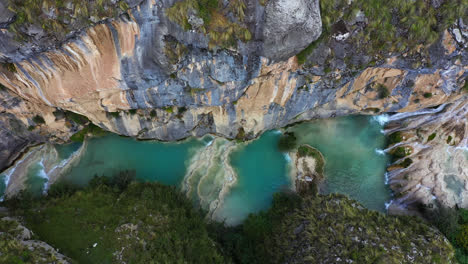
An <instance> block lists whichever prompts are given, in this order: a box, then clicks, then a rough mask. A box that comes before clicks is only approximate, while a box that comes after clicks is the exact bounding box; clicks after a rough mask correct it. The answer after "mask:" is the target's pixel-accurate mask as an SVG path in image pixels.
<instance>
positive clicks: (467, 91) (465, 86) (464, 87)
mask: <svg viewBox="0 0 468 264" xmlns="http://www.w3.org/2000/svg"><path fill="white" fill-rule="evenodd" d="M462 89H463V90H464V91H465V92H466V93H468V79H465V84H464V85H463V88H462Z"/></svg>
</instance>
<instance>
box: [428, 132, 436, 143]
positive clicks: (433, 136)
mask: <svg viewBox="0 0 468 264" xmlns="http://www.w3.org/2000/svg"><path fill="white" fill-rule="evenodd" d="M436 136H437V134H436V133H432V134H431V135H429V137H428V138H427V142H429V141H432V140H433V139H434V138H435V137H436Z"/></svg>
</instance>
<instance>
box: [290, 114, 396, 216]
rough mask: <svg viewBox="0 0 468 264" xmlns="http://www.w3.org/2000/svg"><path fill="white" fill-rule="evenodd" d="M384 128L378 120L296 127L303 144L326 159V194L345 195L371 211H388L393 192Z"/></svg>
mask: <svg viewBox="0 0 468 264" xmlns="http://www.w3.org/2000/svg"><path fill="white" fill-rule="evenodd" d="M382 128H383V127H382V124H381V123H379V122H378V118H377V117H374V118H373V117H367V116H349V117H342V118H334V119H328V120H318V121H315V122H308V123H303V124H299V125H296V126H294V127H291V128H289V129H288V131H293V132H294V133H295V134H296V137H297V138H298V143H299V144H309V145H311V146H313V147H315V148H317V149H318V150H320V151H321V152H322V154H323V155H324V157H325V162H326V164H325V177H326V181H325V183H324V186H323V191H324V192H325V193H331V192H337V193H344V194H347V195H348V196H350V197H351V198H353V199H356V200H358V201H359V202H361V203H362V204H363V205H364V206H366V207H367V208H370V209H374V210H378V211H385V203H386V202H388V201H389V200H390V197H391V191H390V189H389V188H388V186H386V185H385V170H386V164H387V162H388V160H387V157H386V156H385V155H383V154H382V153H381V152H379V151H378V150H381V149H383V148H384V147H385V136H384V135H383V134H382V133H381V129H382Z"/></svg>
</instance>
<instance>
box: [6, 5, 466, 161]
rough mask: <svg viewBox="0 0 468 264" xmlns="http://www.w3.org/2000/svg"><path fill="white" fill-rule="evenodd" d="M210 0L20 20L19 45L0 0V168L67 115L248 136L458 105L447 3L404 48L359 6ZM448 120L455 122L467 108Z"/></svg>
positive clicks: (166, 131)
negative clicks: (45, 26)
mask: <svg viewBox="0 0 468 264" xmlns="http://www.w3.org/2000/svg"><path fill="white" fill-rule="evenodd" d="M4 2H5V1H4ZM205 2H206V3H205ZM214 2H215V5H212V4H213V1H201V0H200V1H193V0H184V1H174V0H164V1H154V0H145V1H130V2H129V4H130V7H132V8H130V9H128V10H127V11H126V12H123V13H122V14H120V15H119V14H117V15H116V16H115V17H114V18H105V19H104V18H103V20H99V21H96V22H93V23H92V25H91V26H88V27H84V28H79V25H77V24H76V23H75V24H73V23H70V24H69V25H66V28H67V29H68V30H69V31H70V33H69V34H68V35H67V36H66V37H64V38H62V39H58V38H52V37H51V36H52V35H53V34H51V33H50V32H47V31H45V32H42V31H41V33H40V34H39V33H38V34H35V35H32V33H31V32H30V31H28V30H27V28H26V29H23V31H22V32H26V33H23V35H26V40H24V39H22V40H19V39H18V37H17V34H16V35H15V33H14V32H12V31H11V25H10V23H12V21H14V19H15V17H14V16H13V14H12V13H11V12H9V11H6V10H5V9H4V8H3V7H2V6H0V13H2V14H3V13H5V14H8V16H5V17H8V19H3V20H5V21H3V20H2V21H0V25H2V26H3V29H1V30H0V62H2V66H0V84H1V86H0V87H1V88H2V89H1V90H0V102H1V103H0V112H1V113H2V115H1V116H0V134H1V135H2V136H3V138H4V140H3V141H2V143H0V144H2V151H1V153H0V167H2V168H4V167H5V166H7V165H9V164H11V162H12V161H13V160H14V159H15V158H16V157H17V155H18V153H20V152H21V150H23V149H24V148H25V147H27V146H29V145H32V144H35V143H38V142H44V141H58V142H64V141H67V140H68V139H69V137H70V136H71V135H72V134H73V133H75V132H76V131H78V130H79V129H81V128H82V127H83V125H82V124H79V123H77V122H75V121H74V120H73V119H70V118H68V116H69V115H67V114H66V113H67V111H68V112H74V113H78V114H80V115H83V116H86V117H87V118H88V119H89V120H90V121H91V122H92V123H94V124H96V125H98V126H100V127H101V128H103V129H105V130H109V131H112V132H114V133H118V134H122V135H127V136H132V137H137V138H141V139H159V140H178V139H182V138H185V137H188V136H192V135H193V136H201V135H204V134H206V133H212V134H217V135H220V136H223V137H227V138H235V137H238V138H245V139H249V138H253V137H255V136H257V135H259V134H260V133H262V132H264V131H266V130H268V129H272V128H277V127H282V126H285V125H288V124H291V123H294V122H299V121H303V120H310V119H314V118H328V117H334V116H339V115H349V114H372V115H375V114H382V113H392V114H393V113H396V112H414V111H420V110H421V109H426V108H431V107H436V106H439V105H441V104H446V105H453V107H455V106H457V107H458V108H461V109H466V102H467V97H466V93H465V91H464V88H463V87H466V81H465V79H466V76H467V69H468V66H467V65H468V63H467V61H468V56H467V52H466V38H467V36H468V32H467V27H466V26H465V24H464V21H466V20H463V19H462V18H459V19H458V17H457V20H456V21H455V22H454V21H451V23H450V24H448V25H446V24H444V23H446V21H445V20H441V21H439V20H437V19H439V18H440V16H439V17H438V16H437V14H438V13H437V12H439V13H440V14H442V13H443V12H445V11H446V10H449V11H450V10H451V9H450V6H448V5H449V4H450V3H449V4H445V5H442V6H439V7H436V6H437V5H436V6H434V5H435V4H434V3H433V4H434V5H432V4H427V6H425V8H427V10H428V12H432V13H434V12H436V14H434V17H435V19H436V23H439V24H436V25H433V29H436V30H435V31H433V32H432V31H431V34H429V35H430V36H433V37H432V39H423V40H421V41H420V42H419V44H416V43H415V42H408V43H406V42H404V41H399V39H398V38H396V37H395V40H388V41H387V42H385V41H383V40H380V39H379V40H374V39H373V37H374V35H372V34H373V32H374V31H372V30H371V29H373V28H375V27H377V26H376V25H375V24H374V20H375V17H373V15H372V14H373V13H372V12H369V11H368V7H367V6H363V4H362V3H361V2H362V1H355V2H353V3H347V4H346V3H345V2H346V1H344V2H343V1H335V6H332V7H333V9H332V8H329V7H328V6H325V5H328V3H322V17H321V14H320V12H319V3H318V0H314V1H303V0H294V1H283V0H269V1H257V0H249V1H214ZM3 6H7V3H4V4H3ZM206 8H209V12H207V11H206V10H205V9H206ZM330 10H335V11H340V10H341V13H339V14H338V15H337V14H335V13H333V12H335V11H333V12H332V11H330ZM346 10H351V11H352V12H351V11H349V12H348V11H346ZM402 10H403V7H402ZM434 10H435V11H434ZM462 10H466V8H462ZM325 11H326V12H327V13H326V14H324V13H323V12H325ZM371 11H372V10H371ZM383 11H384V10H383ZM383 11H382V12H383ZM402 12H403V11H402ZM418 12H419V11H418ZM428 14H431V13H428ZM444 14H445V13H444ZM457 15H458V14H457ZM465 15H466V14H465ZM415 16H416V15H415ZM420 16H422V15H421V14H420ZM427 16H429V15H427ZM447 16H448V15H447ZM416 18H417V16H416ZM385 19H387V18H385ZM388 19H389V22H388V23H389V25H390V26H393V27H394V28H396V30H394V31H395V32H393V31H392V32H390V33H392V34H393V35H394V36H398V37H400V38H402V39H403V37H404V39H408V41H412V36H413V35H414V34H417V32H413V31H412V30H413V27H411V26H405V25H406V24H405V23H404V22H402V21H403V19H402V17H399V18H398V17H397V18H393V20H392V19H390V18H388ZM395 19H401V21H400V22H401V23H398V20H397V21H396V22H395V21H394V20H395ZM411 19H412V18H410V20H411ZM72 21H73V19H72ZM323 21H325V22H323ZM416 22H417V21H416ZM416 22H415V23H416ZM442 22H443V23H442ZM322 23H323V28H324V32H323V33H322ZM428 23H429V22H428ZM431 23H432V22H431ZM381 24H382V23H381ZM8 25H10V26H8ZM429 25H430V23H429ZM20 29H21V27H20ZM370 30H371V31H370ZM382 30H383V29H382ZM49 33H50V34H49ZM387 33H388V32H387ZM28 34H29V35H28ZM408 34H409V36H411V37H408ZM23 35H22V36H23ZM319 36H320V38H319ZM405 36H406V37H405ZM317 38H319V39H317ZM314 41H315V42H314ZM392 41H393V42H392ZM50 42H53V43H54V44H55V45H54V46H50V45H48V44H47V43H50ZM309 43H312V44H311V45H309ZM379 43H380V44H379ZM388 43H390V44H391V45H394V46H389V47H388V49H387V46H386V45H387V44H388ZM402 43H403V44H404V45H403V46H402V45H401V44H402ZM390 44H388V45H390ZM308 45H309V46H308ZM379 45H381V47H385V49H383V50H376V49H375V46H379ZM407 45H412V46H411V47H407ZM301 50H304V51H302V52H300V53H299V54H298V55H297V56H294V55H295V54H296V53H298V52H299V51H301ZM465 90H466V89H465ZM462 112H463V111H462ZM64 113H65V114H64ZM450 113H452V112H450ZM450 113H447V115H446V116H445V117H443V118H441V119H440V120H443V122H446V120H450V118H454V117H453V116H452V115H451V114H450ZM456 118H457V120H465V121H464V122H465V123H466V111H465V115H464V116H462V117H456ZM440 122H442V121H440ZM439 124H440V123H439ZM452 137H453V136H452ZM457 140H458V139H457ZM434 142H436V141H434ZM463 142H464V143H463ZM458 144H460V146H461V147H466V140H465V141H461V143H460V142H459V143H458ZM421 160H422V159H421ZM419 162H421V164H424V162H428V161H427V160H426V161H420V160H419V159H418V160H416V159H414V160H413V163H414V165H413V166H416V165H417V164H418V163H419ZM434 162H436V163H439V162H440V161H439V160H434ZM421 166H422V165H421Z"/></svg>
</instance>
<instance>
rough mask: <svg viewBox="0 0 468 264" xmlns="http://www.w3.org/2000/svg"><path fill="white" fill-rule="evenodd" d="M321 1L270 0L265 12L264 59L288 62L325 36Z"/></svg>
mask: <svg viewBox="0 0 468 264" xmlns="http://www.w3.org/2000/svg"><path fill="white" fill-rule="evenodd" d="M319 10H320V7H319V1H318V0H312V1H309V0H270V1H268V4H267V6H266V10H265V29H264V31H263V38H264V46H263V49H264V51H263V52H264V56H265V57H267V58H270V59H272V60H275V61H279V60H285V59H288V58H289V57H291V56H294V55H295V54H297V53H299V52H300V51H301V50H303V49H305V48H306V47H307V46H308V45H309V44H310V43H312V42H313V41H314V40H316V39H317V38H318V37H319V36H320V34H321V33H322V19H321V17H320V11H319Z"/></svg>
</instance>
